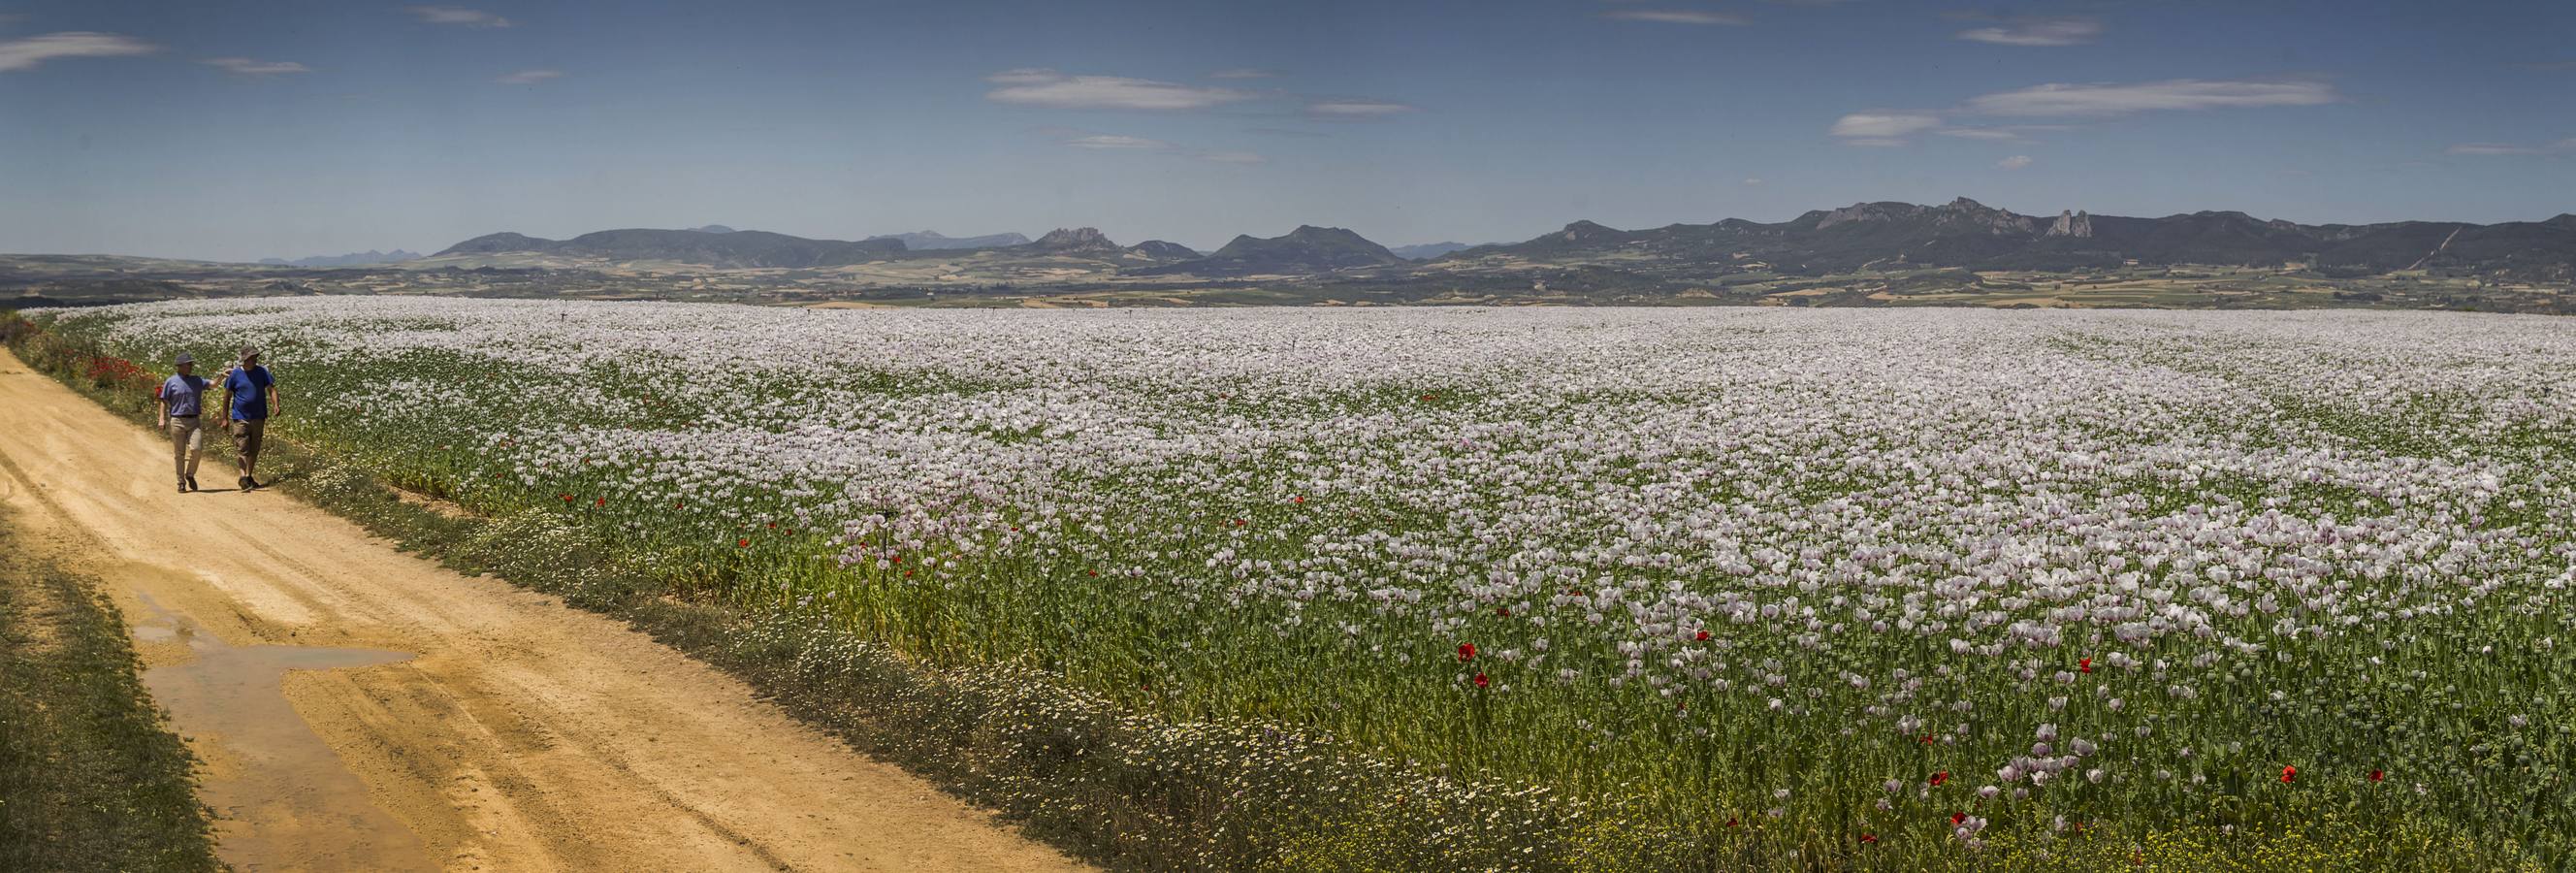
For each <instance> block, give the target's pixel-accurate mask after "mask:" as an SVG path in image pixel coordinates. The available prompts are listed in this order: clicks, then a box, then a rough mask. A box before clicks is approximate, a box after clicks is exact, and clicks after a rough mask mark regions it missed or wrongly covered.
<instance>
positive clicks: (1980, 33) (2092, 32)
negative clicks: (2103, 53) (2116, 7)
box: [1959, 18, 2102, 46]
mask: <svg viewBox="0 0 2576 873" xmlns="http://www.w3.org/2000/svg"><path fill="white" fill-rule="evenodd" d="M2101 35H2102V22H2101V21H2099V20H2097V19H2092V18H2021V19H2015V20H2013V21H2011V22H2008V23H2005V24H2003V25H2000V26H1996V27H1980V28H1975V29H1973V30H1962V31H1959V38H1960V39H1965V40H1973V41H1975V42H1990V43H1994V44H1996V45H2044V46H2056V45H2083V44H2085V43H2088V42H2092V41H2093V38H2094V37H2097V36H2101Z"/></svg>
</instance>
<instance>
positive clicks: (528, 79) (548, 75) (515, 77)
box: [492, 70, 563, 85]
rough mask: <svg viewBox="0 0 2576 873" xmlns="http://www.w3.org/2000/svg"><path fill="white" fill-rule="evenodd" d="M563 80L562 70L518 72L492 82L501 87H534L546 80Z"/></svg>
mask: <svg viewBox="0 0 2576 873" xmlns="http://www.w3.org/2000/svg"><path fill="white" fill-rule="evenodd" d="M560 78H563V71H562V70H520V71H518V72H516V73H511V74H509V75H506V76H502V77H500V78H497V79H493V80H492V81H495V82H499V83H501V84H503V85H534V84H536V83H538V82H543V81H546V80H548V79H560Z"/></svg>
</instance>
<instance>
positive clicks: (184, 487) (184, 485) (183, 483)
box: [179, 479, 188, 494]
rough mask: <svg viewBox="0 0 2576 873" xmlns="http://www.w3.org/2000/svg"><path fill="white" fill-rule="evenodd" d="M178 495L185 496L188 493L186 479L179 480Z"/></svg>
mask: <svg viewBox="0 0 2576 873" xmlns="http://www.w3.org/2000/svg"><path fill="white" fill-rule="evenodd" d="M179 493H181V494H186V493H188V480H186V479H181V480H179Z"/></svg>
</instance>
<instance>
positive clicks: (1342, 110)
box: [1306, 100, 1418, 121]
mask: <svg viewBox="0 0 2576 873" xmlns="http://www.w3.org/2000/svg"><path fill="white" fill-rule="evenodd" d="M1414 111H1418V110H1417V109H1416V108H1415V107H1412V106H1408V105H1405V104H1402V103H1395V102H1392V101H1386V100H1315V101H1310V102H1308V103H1307V104H1306V114H1308V115H1312V116H1315V117H1317V118H1331V119H1337V120H1341V121H1357V120H1363V119H1372V118H1390V117H1394V116H1397V115H1403V114H1405V113H1407V112H1414Z"/></svg>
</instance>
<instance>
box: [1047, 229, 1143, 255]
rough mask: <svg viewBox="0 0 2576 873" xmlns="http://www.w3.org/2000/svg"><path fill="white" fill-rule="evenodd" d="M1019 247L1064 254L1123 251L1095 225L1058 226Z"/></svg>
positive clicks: (1105, 253) (1107, 253)
mask: <svg viewBox="0 0 2576 873" xmlns="http://www.w3.org/2000/svg"><path fill="white" fill-rule="evenodd" d="M1021 248H1026V249H1033V250H1036V251H1041V252H1058V253H1066V254H1078V253H1088V254H1102V255H1115V254H1120V253H1122V252H1124V251H1125V250H1124V249H1121V248H1119V246H1118V244H1117V243H1114V242H1110V241H1109V236H1108V235H1107V234H1103V233H1101V232H1100V228H1096V227H1059V228H1056V229H1054V230H1050V231H1047V235H1045V236H1042V237H1038V239H1037V241H1036V242H1033V243H1029V244H1027V245H1025V246H1022V247H1021Z"/></svg>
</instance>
